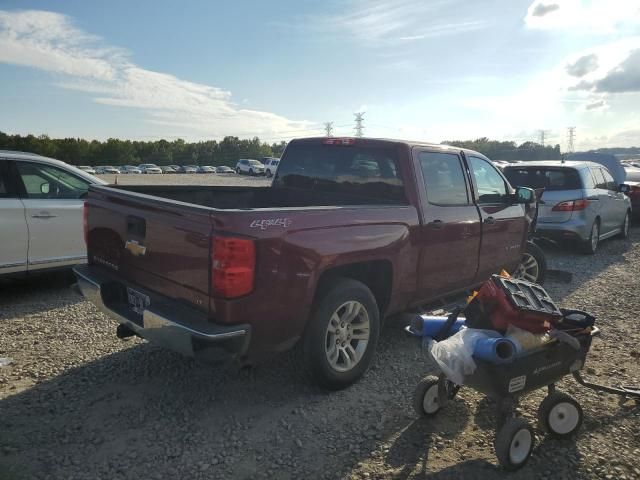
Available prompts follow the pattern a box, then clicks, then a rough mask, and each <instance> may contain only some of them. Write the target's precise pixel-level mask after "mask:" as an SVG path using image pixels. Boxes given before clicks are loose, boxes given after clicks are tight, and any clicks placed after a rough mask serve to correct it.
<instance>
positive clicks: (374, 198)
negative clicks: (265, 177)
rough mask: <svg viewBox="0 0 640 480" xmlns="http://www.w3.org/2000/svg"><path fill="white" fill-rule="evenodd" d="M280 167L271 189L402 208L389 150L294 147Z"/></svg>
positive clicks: (393, 157) (392, 154)
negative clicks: (356, 198) (396, 205)
mask: <svg viewBox="0 0 640 480" xmlns="http://www.w3.org/2000/svg"><path fill="white" fill-rule="evenodd" d="M280 163H282V165H278V170H277V173H276V178H275V180H274V187H291V188H299V189H305V190H310V191H321V192H332V193H336V194H340V195H344V196H348V197H360V198H362V199H363V200H364V199H365V198H366V201H367V203H394V204H395V203H403V204H406V198H405V194H404V193H405V192H404V186H403V182H402V178H401V176H400V173H399V169H398V163H397V153H396V151H395V149H393V148H385V147H382V146H381V147H378V146H359V145H324V144H311V143H294V144H292V145H290V146H289V147H287V150H286V153H285V155H284V156H283V158H282V159H281V161H280ZM354 200H355V198H354ZM356 203H361V202H360V201H356Z"/></svg>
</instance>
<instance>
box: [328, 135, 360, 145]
mask: <svg viewBox="0 0 640 480" xmlns="http://www.w3.org/2000/svg"><path fill="white" fill-rule="evenodd" d="M322 143H323V144H324V145H354V144H355V143H356V139H355V138H334V137H328V138H325V139H324V140H323V141H322Z"/></svg>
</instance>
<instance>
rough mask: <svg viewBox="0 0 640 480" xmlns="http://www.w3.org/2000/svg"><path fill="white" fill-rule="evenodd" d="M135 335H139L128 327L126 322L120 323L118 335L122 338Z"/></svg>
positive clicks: (117, 330) (117, 329)
mask: <svg viewBox="0 0 640 480" xmlns="http://www.w3.org/2000/svg"><path fill="white" fill-rule="evenodd" d="M134 335H137V334H136V332H134V331H133V330H131V329H130V328H129V327H127V326H126V325H125V324H123V323H121V324H120V325H118V328H116V337H118V338H120V339H124V338H128V337H133V336H134Z"/></svg>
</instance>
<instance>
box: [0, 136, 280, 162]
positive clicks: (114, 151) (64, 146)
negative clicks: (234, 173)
mask: <svg viewBox="0 0 640 480" xmlns="http://www.w3.org/2000/svg"><path fill="white" fill-rule="evenodd" d="M285 146H286V142H281V143H273V144H271V145H270V144H268V143H265V142H261V141H260V139H259V138H258V137H254V138H252V139H239V138H238V137H225V138H224V139H223V140H222V141H220V142H217V141H215V140H207V141H203V142H192V143H188V142H185V141H184V140H182V139H178V140H174V141H171V142H169V141H167V140H155V141H146V142H145V141H131V140H120V139H117V138H109V139H108V140H106V141H104V142H100V141H98V140H91V141H89V140H84V139H82V138H49V136H47V135H39V136H34V135H24V136H23V135H8V134H6V133H3V132H0V149H1V150H17V151H21V152H31V153H37V154H39V155H44V156H46V157H52V158H57V159H58V160H62V161H63V162H67V163H69V164H71V165H92V166H95V165H115V166H117V165H137V164H140V163H155V164H157V165H171V164H178V165H189V164H193V165H213V166H219V165H229V166H231V167H234V166H235V163H236V162H237V161H238V159H240V158H256V159H257V158H261V157H280V155H281V154H282V152H283V150H284V147H285Z"/></svg>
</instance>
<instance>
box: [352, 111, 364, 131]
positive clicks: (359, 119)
mask: <svg viewBox="0 0 640 480" xmlns="http://www.w3.org/2000/svg"><path fill="white" fill-rule="evenodd" d="M364 114H365V112H356V113H354V114H353V115H354V116H355V119H356V128H355V130H356V137H362V133H363V130H364V125H362V123H363V122H364Z"/></svg>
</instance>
